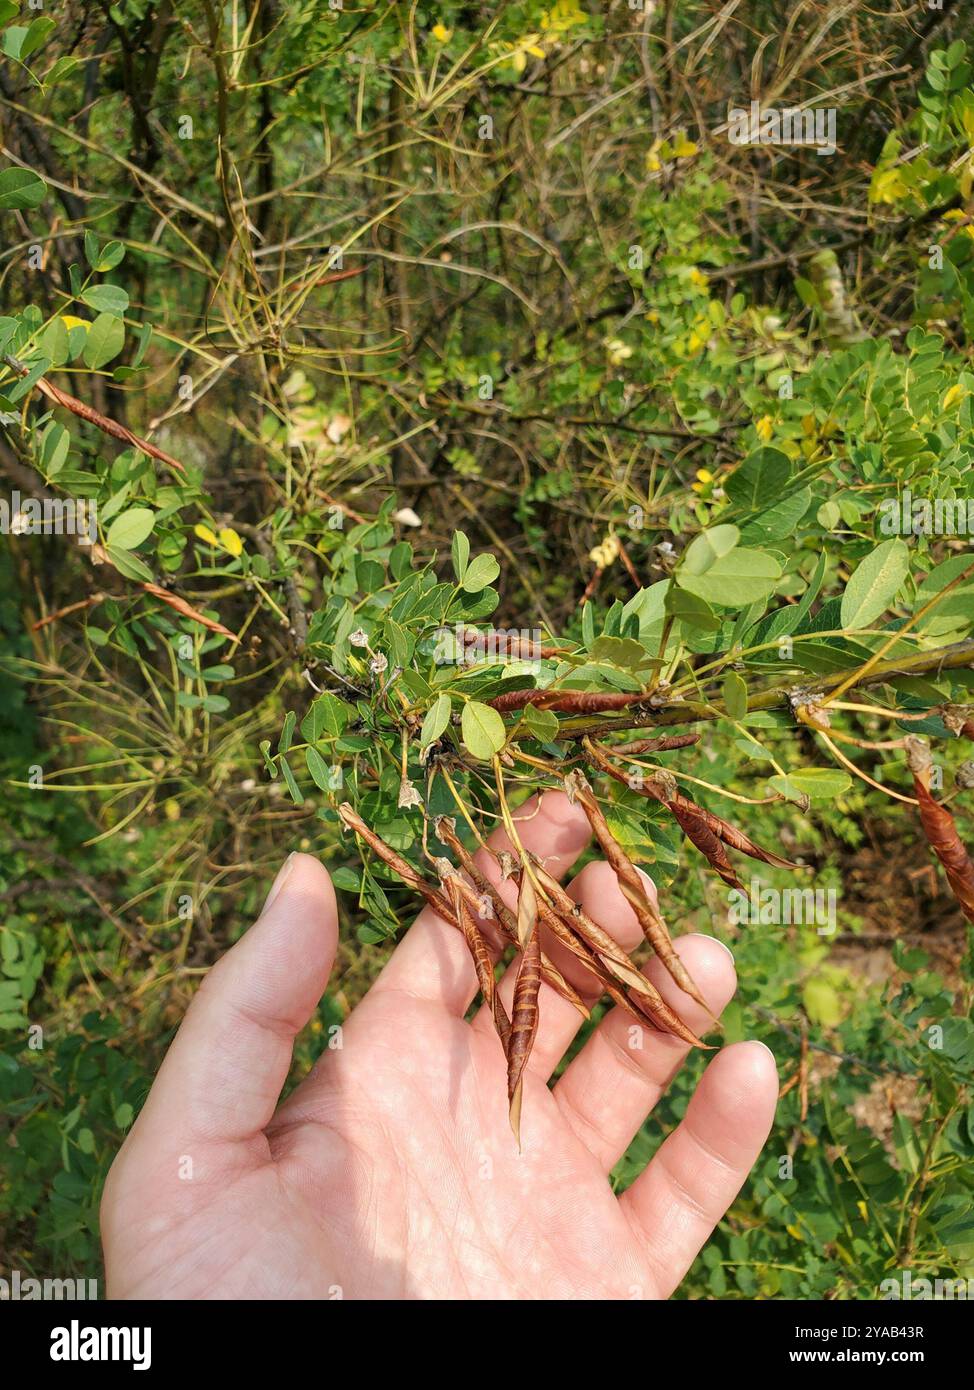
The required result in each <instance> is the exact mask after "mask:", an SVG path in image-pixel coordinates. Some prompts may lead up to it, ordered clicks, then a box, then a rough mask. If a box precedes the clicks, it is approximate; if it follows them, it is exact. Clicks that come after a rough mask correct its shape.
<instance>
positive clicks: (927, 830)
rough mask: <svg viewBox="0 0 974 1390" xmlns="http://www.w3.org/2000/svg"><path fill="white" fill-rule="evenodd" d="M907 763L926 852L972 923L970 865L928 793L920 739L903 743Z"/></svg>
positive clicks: (947, 817)
mask: <svg viewBox="0 0 974 1390" xmlns="http://www.w3.org/2000/svg"><path fill="white" fill-rule="evenodd" d="M906 750H907V754H906V755H907V762H908V764H909V767H910V771H911V772H912V773H913V787H914V790H915V792H916V798H917V801H919V803H920V824H921V825H922V826H923V833H924V835H926V837H927V840H928V842H929V844H930V848H931V849H932V850H933V852H934V854H935V855H936V856H937V858H938V859H939V860H940V862H941V864H943V866H944V873H945V874H946V875H947V882H948V883H949V884H950V886H951V889H952V890H953V894H954V897H955V898H956V899H957V901H958V903H959V904H960V908H961V911H962V912H963V913H964V916H965V917H966V918H967V920H968V921H969V922H974V864H972V863H971V860H970V856H969V855H968V853H967V850H966V849H965V848H964V845H963V844H962V842H961V838H960V835H959V834H958V833H957V826H956V824H955V822H954V817H953V816H952V815H951V813H950V812H949V811H948V810H947V807H946V806H941V805H940V803H939V802H938V801H935V800H934V798H933V796H932V795H931V793H930V750H929V749H928V747H927V745H926V744H925V743H924V741H923V739H921V738H914V737H908V738H907V740H906Z"/></svg>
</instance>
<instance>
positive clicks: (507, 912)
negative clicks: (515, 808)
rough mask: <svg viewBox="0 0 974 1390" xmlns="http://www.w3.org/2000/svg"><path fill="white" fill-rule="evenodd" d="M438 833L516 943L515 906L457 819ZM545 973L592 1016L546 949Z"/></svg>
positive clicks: (555, 986) (439, 827) (442, 824)
mask: <svg viewBox="0 0 974 1390" xmlns="http://www.w3.org/2000/svg"><path fill="white" fill-rule="evenodd" d="M436 835H437V839H439V840H442V841H443V843H444V844H445V845H449V846H450V848H451V849H452V850H453V852H454V854H455V855H456V856H457V859H458V860H459V862H460V866H461V868H462V869H463V871H464V872H465V873H466V874H468V875H469V877H470V878H471V879H472V880H473V882H474V884H476V886H477V888H478V890H479V891H480V892H481V893H482V894H486V896H487V897H488V898H489V899H490V902H491V905H492V906H493V909H494V911H495V912H496V913H497V920H498V921H499V922H500V924H501V928H502V929H503V932H504V935H505V936H506V937H507V939H508V941H511V942H514V943H515V944H516V943H517V939H518V938H517V919H516V918H515V916H514V913H513V912H512V911H511V909H510V908H509V907H508V906H507V904H506V903H505V901H504V899H503V898H502V897H501V896H500V894H499V893H498V892H497V889H496V888H495V887H494V885H493V884H492V883H491V881H490V879H489V878H487V876H486V875H485V874H483V873H481V871H480V869H479V868H478V867H477V863H476V861H475V859H474V857H473V855H472V854H471V853H470V852H469V850H468V849H467V848H466V846H465V845H464V844H463V842H462V840H460V838H459V837H458V836H457V834H456V831H455V829H454V828H453V822H452V821H448V820H446V819H445V818H441V819H440V820H439V821H438V822H437V825H436ZM507 858H508V859H509V860H510V862H511V871H512V872H513V866H514V861H513V859H512V857H511V856H510V855H509V854H508V855H507ZM461 883H462V880H461ZM464 886H465V885H464ZM541 975H542V978H543V979H544V982H545V984H546V985H550V986H551V988H552V989H553V990H554V991H555V992H556V993H557V994H560V995H561V997H562V998H563V999H567V1001H568V1003H569V1004H571V1005H572V1006H573V1007H574V1008H576V1009H577V1010H578V1012H579V1013H580V1014H581V1015H582V1017H583V1018H586V1019H587V1018H589V1016H590V1015H589V1011H588V1009H587V1008H586V1007H585V1004H584V1002H583V1001H582V998H581V996H580V995H579V994H578V992H577V991H576V990H574V989H572V987H571V985H570V984H569V983H568V981H567V980H566V979H565V978H564V976H563V975H562V974H561V972H560V971H559V970H558V969H557V967H556V966H554V965H552V963H551V961H550V960H549V959H548V957H547V956H546V955H545V954H544V952H542V953H541Z"/></svg>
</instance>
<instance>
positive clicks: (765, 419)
mask: <svg viewBox="0 0 974 1390" xmlns="http://www.w3.org/2000/svg"><path fill="white" fill-rule="evenodd" d="M754 433H755V434H756V435H757V437H758V439H760V441H761V443H762V444H767V442H768V440H769V439H770V438H771V436H772V435H773V434H774V426H773V425H772V423H771V416H770V415H762V416H761V418H760V420H758V422H757V424H756V425H755V426H754Z"/></svg>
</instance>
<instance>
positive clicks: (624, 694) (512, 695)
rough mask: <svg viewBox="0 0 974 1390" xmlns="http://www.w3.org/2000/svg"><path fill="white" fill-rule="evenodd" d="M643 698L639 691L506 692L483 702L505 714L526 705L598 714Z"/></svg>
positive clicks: (563, 711)
mask: <svg viewBox="0 0 974 1390" xmlns="http://www.w3.org/2000/svg"><path fill="white" fill-rule="evenodd" d="M645 698H646V693H645V691H643V690H633V691H626V690H551V689H548V690H507V691H505V692H504V694H503V695H495V696H494V698H493V699H492V700H487V701H486V703H487V704H488V705H492V706H493V708H494V709H496V710H500V711H501V712H502V713H505V714H506V713H509V712H510V711H512V710H519V709H524V707H525V706H526V705H535V706H536V707H537V708H538V709H550V710H560V711H561V712H562V713H571V714H602V713H603V712H605V711H607V710H613V709H627V708H628V706H629V705H634V704H638V702H639V701H640V700H643V699H645Z"/></svg>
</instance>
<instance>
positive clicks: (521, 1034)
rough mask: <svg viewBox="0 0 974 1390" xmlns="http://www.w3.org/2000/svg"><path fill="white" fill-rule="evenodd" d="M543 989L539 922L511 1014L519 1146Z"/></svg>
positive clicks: (510, 1060)
mask: <svg viewBox="0 0 974 1390" xmlns="http://www.w3.org/2000/svg"><path fill="white" fill-rule="evenodd" d="M540 989H541V934H540V932H539V931H538V924H537V918H536V917H535V921H534V925H533V928H532V931H531V935H530V938H529V939H528V941H527V943H526V945H525V948H524V952H523V954H522V955H521V962H520V965H519V966H518V971H517V981H516V982H515V985H514V1006H513V1008H512V1010H511V1033H510V1037H509V1039H508V1046H507V1098H508V1101H509V1104H510V1119H511V1129H512V1130H513V1131H514V1138H515V1139H516V1140H517V1142H518V1145H519V1146H520V1143H521V1101H522V1097H523V1091H524V1068H525V1067H526V1066H527V1062H528V1058H529V1057H530V1056H531V1049H532V1048H533V1047H534V1040H535V1038H536V1037H537V1034H538V995H539V992H540Z"/></svg>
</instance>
